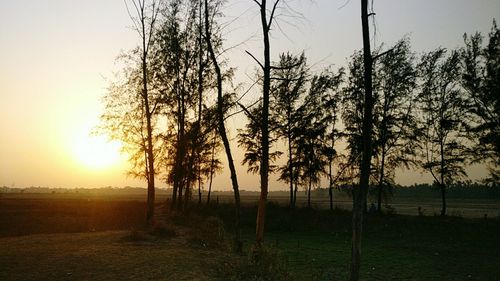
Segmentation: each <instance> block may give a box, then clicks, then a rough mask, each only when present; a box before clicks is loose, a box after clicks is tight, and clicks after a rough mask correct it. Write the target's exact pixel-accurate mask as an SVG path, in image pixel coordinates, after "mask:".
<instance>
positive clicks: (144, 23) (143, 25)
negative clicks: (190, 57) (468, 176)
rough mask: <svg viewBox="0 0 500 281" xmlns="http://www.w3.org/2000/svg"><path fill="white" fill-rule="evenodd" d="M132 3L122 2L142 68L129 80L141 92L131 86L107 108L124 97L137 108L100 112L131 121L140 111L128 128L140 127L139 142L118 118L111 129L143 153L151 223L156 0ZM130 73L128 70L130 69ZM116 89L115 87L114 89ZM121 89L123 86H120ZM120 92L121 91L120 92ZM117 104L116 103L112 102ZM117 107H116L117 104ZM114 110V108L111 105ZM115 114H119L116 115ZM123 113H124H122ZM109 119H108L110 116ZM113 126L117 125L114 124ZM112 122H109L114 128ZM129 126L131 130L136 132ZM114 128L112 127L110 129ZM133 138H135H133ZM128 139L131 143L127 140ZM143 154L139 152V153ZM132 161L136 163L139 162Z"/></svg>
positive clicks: (153, 160)
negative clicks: (136, 37)
mask: <svg viewBox="0 0 500 281" xmlns="http://www.w3.org/2000/svg"><path fill="white" fill-rule="evenodd" d="M130 2H131V4H132V5H131V6H132V7H133V11H131V9H129V4H127V1H125V5H126V7H127V11H128V13H129V16H130V19H131V20H132V23H133V29H134V30H135V31H136V32H137V33H138V34H139V37H140V39H141V45H140V46H139V47H138V48H137V49H136V50H135V51H134V52H133V54H134V56H136V57H137V60H139V61H140V69H141V76H140V80H135V79H136V78H137V77H135V78H133V77H131V76H129V77H128V79H131V81H129V82H132V83H133V84H134V80H135V81H140V83H141V86H142V87H141V90H140V92H139V93H140V94H139V95H138V96H135V91H136V89H132V91H134V93H133V94H132V99H131V100H130V99H127V98H125V97H116V100H114V101H112V100H113V98H111V99H108V106H109V107H108V108H112V107H114V106H113V105H112V104H113V103H114V102H118V103H120V102H121V101H123V100H128V101H130V102H132V104H136V105H137V104H138V103H136V102H137V101H138V100H137V99H136V98H138V97H139V98H140V102H139V103H140V109H139V108H137V107H135V108H133V111H132V112H128V113H127V112H121V113H118V112H116V111H115V112H113V113H111V112H108V113H111V114H108V113H105V114H104V115H103V118H102V119H103V120H104V122H109V121H110V120H111V119H113V118H115V117H119V116H121V117H123V118H125V120H127V119H128V121H130V122H134V121H133V120H132V119H129V117H130V114H132V113H135V114H137V113H139V112H140V114H139V115H138V116H137V117H139V118H140V119H139V120H141V121H140V122H141V124H140V126H136V125H132V126H131V127H129V129H130V128H134V129H137V128H139V130H140V134H141V138H140V139H141V141H139V142H137V139H135V138H134V137H132V138H129V137H128V136H127V134H128V133H130V132H131V131H130V130H128V129H127V128H126V127H127V126H128V125H126V124H125V123H121V122H123V121H125V120H123V119H122V120H118V119H114V120H115V121H117V122H118V124H120V123H121V125H119V126H118V127H115V128H114V129H117V130H119V131H121V133H122V135H121V136H122V137H123V139H125V141H126V142H127V143H134V144H135V145H137V146H141V149H134V150H135V151H136V152H138V153H139V154H142V153H144V162H143V164H144V165H145V167H144V171H145V174H144V175H145V178H146V181H147V187H148V188H147V190H148V195H147V212H146V220H147V223H148V225H152V223H153V217H154V201H155V174H156V171H155V151H154V143H153V141H154V140H153V138H154V136H153V131H154V128H153V124H152V123H153V121H152V120H153V119H154V115H155V114H156V105H157V102H158V101H157V99H155V98H153V97H152V93H151V89H150V88H149V87H150V84H151V83H150V81H149V80H150V78H151V77H150V76H151V73H150V63H149V58H150V50H151V46H152V45H153V39H154V38H153V37H154V33H155V31H156V19H157V16H158V12H159V2H158V1H156V0H151V1H146V0H131V1H130ZM129 74H130V72H129ZM115 89H116V88H115ZM122 89H123V88H122ZM118 92H120V91H117V92H115V93H118ZM122 93H123V92H122ZM115 105H116V104H115ZM118 107H119V106H118ZM114 108H115V109H117V107H114ZM116 113H118V115H116ZM122 114H123V115H122ZM113 115H114V116H113ZM110 118H111V119H110ZM143 121H144V122H145V124H142V122H143ZM115 125H116V124H115ZM113 126H114V125H112V127H113ZM134 129H132V131H136V132H137V130H134ZM112 130H113V128H112ZM132 139H135V140H132ZM129 141H130V142H129ZM141 156H142V155H141ZM132 157H133V158H134V159H136V160H137V161H138V160H139V159H140V158H139V157H138V155H136V154H133V156H132ZM137 161H134V162H135V164H137V163H140V162H137Z"/></svg>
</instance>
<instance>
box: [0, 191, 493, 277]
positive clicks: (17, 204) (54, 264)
mask: <svg viewBox="0 0 500 281" xmlns="http://www.w3.org/2000/svg"><path fill="white" fill-rule="evenodd" d="M220 196H221V197H220V201H223V199H224V198H223V196H222V195H220ZM159 201H160V200H159ZM160 202H161V201H160ZM316 203H317V202H316ZM144 207H145V204H144V202H143V201H142V200H136V198H135V197H133V198H128V199H127V198H126V197H119V198H117V197H105V198H96V197H92V198H88V197H87V198H86V196H82V195H79V196H69V195H59V196H58V195H57V194H56V195H54V194H52V195H33V194H31V195H30V194H23V195H15V196H9V195H6V196H3V197H2V198H0V226H1V228H0V237H1V238H0V268H1V269H2V270H1V271H0V280H255V279H256V278H257V277H259V276H261V277H262V276H268V277H269V279H268V280H346V278H347V272H348V264H349V257H350V214H349V212H347V211H343V210H335V211H334V212H333V213H332V212H329V211H326V210H307V209H302V210H297V211H293V212H292V211H290V210H288V209H287V208H283V207H280V206H278V204H270V205H269V213H268V223H267V225H266V231H267V232H266V233H267V234H266V245H267V249H268V252H266V254H265V257H266V258H267V259H268V261H267V263H265V264H263V265H254V264H252V263H250V262H249V259H248V257H247V255H245V254H244V255H236V254H234V253H233V252H232V251H231V250H230V243H229V241H230V240H231V239H230V235H231V233H232V230H231V229H232V220H231V218H232V214H233V212H232V209H231V207H230V206H229V205H226V204H222V202H220V204H219V205H218V206H213V207H210V208H208V207H202V208H201V209H198V208H193V209H192V210H191V212H190V213H189V214H188V215H187V217H177V218H176V219H175V220H174V221H173V222H171V223H172V224H171V225H172V227H173V229H175V232H176V233H177V234H176V235H168V233H167V235H150V234H148V233H144V232H140V231H138V230H140V229H142V228H143V224H144ZM158 210H159V211H160V210H162V206H161V205H159V206H158ZM497 211H498V210H497ZM255 212H256V209H255V207H253V206H252V204H251V202H249V201H247V202H246V207H245V209H244V210H243V214H242V223H243V227H244V231H243V237H244V248H245V251H246V252H247V253H248V251H249V248H250V247H251V245H252V241H253V226H254V223H255ZM165 216H167V217H168V214H167V215H165ZM214 217H219V218H221V219H222V221H223V222H224V225H225V235H224V236H225V239H222V240H220V241H219V238H214V236H213V233H212V232H211V230H210V229H208V228H200V225H203V224H204V222H206V221H213V218H214ZM183 220H184V221H183ZM193 225H195V226H194V227H193ZM190 228H193V230H194V231H191V230H190ZM498 233H500V220H498V219H497V218H494V217H493V216H488V218H487V219H485V218H483V217H482V218H480V219H469V218H461V217H447V218H441V217H437V216H432V215H431V216H423V217H419V216H405V215H385V216H376V215H368V217H367V219H366V222H365V229H364V240H363V260H362V262H363V264H362V278H363V280H500V268H499V267H498V264H500V251H499V249H500V240H499V239H498Z"/></svg>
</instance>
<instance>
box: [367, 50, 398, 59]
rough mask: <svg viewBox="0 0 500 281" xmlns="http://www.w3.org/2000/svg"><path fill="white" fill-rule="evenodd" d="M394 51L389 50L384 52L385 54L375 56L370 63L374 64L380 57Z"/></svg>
mask: <svg viewBox="0 0 500 281" xmlns="http://www.w3.org/2000/svg"><path fill="white" fill-rule="evenodd" d="M393 51H394V48H390V49H389V50H387V51H385V52H382V53H380V54H378V55H376V56H373V57H372V62H375V60H377V59H379V58H380V57H383V56H385V55H387V54H389V53H392V52H393Z"/></svg>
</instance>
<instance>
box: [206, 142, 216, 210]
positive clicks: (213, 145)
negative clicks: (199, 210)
mask: <svg viewBox="0 0 500 281" xmlns="http://www.w3.org/2000/svg"><path fill="white" fill-rule="evenodd" d="M211 157H212V159H211V161H210V181H209V183H208V194H207V205H210V194H211V193H212V181H213V178H214V164H215V138H214V141H213V143H212V155H211Z"/></svg>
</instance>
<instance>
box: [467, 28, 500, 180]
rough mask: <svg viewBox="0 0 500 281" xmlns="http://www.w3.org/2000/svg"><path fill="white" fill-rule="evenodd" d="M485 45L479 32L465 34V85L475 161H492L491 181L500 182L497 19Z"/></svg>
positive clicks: (499, 98) (499, 47) (499, 73)
mask: <svg viewBox="0 0 500 281" xmlns="http://www.w3.org/2000/svg"><path fill="white" fill-rule="evenodd" d="M488 37H489V38H488V39H489V40H488V44H487V45H486V46H484V47H483V46H482V40H483V37H482V35H481V34H480V33H476V34H474V35H472V36H469V37H468V36H467V34H464V42H465V47H464V48H462V49H461V52H460V53H461V60H462V68H463V74H462V86H463V87H464V89H465V90H466V93H467V95H468V97H469V100H470V101H471V102H470V104H469V105H468V107H469V112H470V113H471V114H472V120H471V122H470V126H471V128H470V132H471V133H470V134H469V139H471V140H472V141H473V142H474V143H475V145H474V151H473V154H474V160H475V162H487V163H488V164H489V171H490V178H489V180H488V181H490V182H491V183H493V184H497V185H498V184H500V169H499V167H500V94H499V92H500V82H499V81H500V29H499V28H498V27H497V24H496V22H495V21H493V26H492V28H491V31H490V33H489V36H488Z"/></svg>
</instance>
